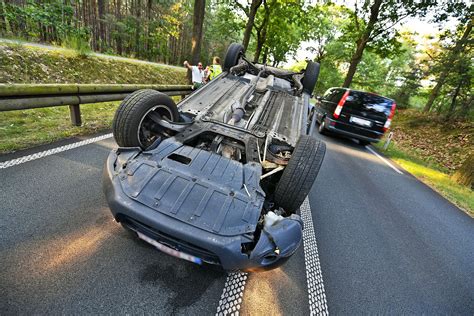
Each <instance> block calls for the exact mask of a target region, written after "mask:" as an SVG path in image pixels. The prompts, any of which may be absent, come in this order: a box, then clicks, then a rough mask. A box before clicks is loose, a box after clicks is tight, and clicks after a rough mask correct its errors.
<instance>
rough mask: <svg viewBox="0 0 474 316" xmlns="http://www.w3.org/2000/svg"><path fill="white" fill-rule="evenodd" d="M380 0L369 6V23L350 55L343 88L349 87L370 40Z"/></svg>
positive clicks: (377, 15)
mask: <svg viewBox="0 0 474 316" xmlns="http://www.w3.org/2000/svg"><path fill="white" fill-rule="evenodd" d="M382 2H383V1H382V0H375V2H374V4H372V6H371V7H370V18H369V23H367V27H366V28H365V31H364V33H363V34H362V36H361V37H360V38H359V39H358V40H357V48H356V51H355V53H354V55H352V58H351V62H350V66H349V70H348V71H347V75H346V79H344V84H343V85H342V86H343V87H345V88H349V87H350V85H351V83H352V79H353V78H354V75H355V73H356V71H357V66H358V65H359V63H360V61H361V60H362V56H363V54H364V49H365V47H366V46H367V43H368V42H369V41H370V35H371V34H372V31H373V30H374V26H375V23H377V20H378V17H379V11H380V6H381V5H382Z"/></svg>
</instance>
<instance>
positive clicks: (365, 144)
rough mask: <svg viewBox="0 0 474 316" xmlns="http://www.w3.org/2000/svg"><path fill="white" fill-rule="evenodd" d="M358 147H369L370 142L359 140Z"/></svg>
mask: <svg viewBox="0 0 474 316" xmlns="http://www.w3.org/2000/svg"><path fill="white" fill-rule="evenodd" d="M359 145H361V146H367V145H370V142H368V141H365V140H359Z"/></svg>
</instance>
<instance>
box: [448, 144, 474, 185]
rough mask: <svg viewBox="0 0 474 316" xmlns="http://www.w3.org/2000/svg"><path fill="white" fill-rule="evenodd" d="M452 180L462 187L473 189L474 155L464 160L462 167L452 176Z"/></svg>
mask: <svg viewBox="0 0 474 316" xmlns="http://www.w3.org/2000/svg"><path fill="white" fill-rule="evenodd" d="M453 179H454V180H455V181H456V182H457V183H459V184H462V185H466V186H468V187H470V188H471V190H473V189H474V154H473V153H472V152H471V154H470V155H469V156H468V157H467V158H466V160H465V161H464V163H463V164H462V166H461V167H460V168H459V169H458V170H457V171H456V172H455V173H454V174H453Z"/></svg>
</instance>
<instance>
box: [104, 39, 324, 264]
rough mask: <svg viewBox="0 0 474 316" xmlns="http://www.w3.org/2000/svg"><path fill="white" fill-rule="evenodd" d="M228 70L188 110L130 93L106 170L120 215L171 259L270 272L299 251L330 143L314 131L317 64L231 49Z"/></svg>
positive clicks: (147, 93) (108, 191)
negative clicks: (280, 63)
mask: <svg viewBox="0 0 474 316" xmlns="http://www.w3.org/2000/svg"><path fill="white" fill-rule="evenodd" d="M223 66H224V67H223V68H224V72H223V73H222V74H220V75H219V76H218V77H217V78H216V79H214V80H212V81H211V82H210V83H208V84H206V85H205V86H204V87H202V88H201V89H199V90H197V91H195V92H194V93H193V94H191V95H190V96H188V97H187V98H186V99H184V100H182V101H181V102H180V103H179V104H178V106H177V105H175V103H174V102H173V100H172V99H171V98H169V97H168V96H166V95H164V94H162V93H160V92H157V91H154V90H140V91H136V92H134V93H132V94H131V95H129V96H128V97H127V98H126V99H125V100H124V101H123V102H122V104H121V105H120V107H119V109H118V110H117V112H116V114H115V118H114V123H113V132H114V137H115V139H116V141H117V144H118V145H119V146H120V147H119V148H118V149H116V150H113V151H112V152H111V153H110V155H109V157H108V159H107V162H106V166H105V169H104V192H105V195H106V198H107V201H108V204H109V206H110V209H111V211H112V213H113V215H114V217H115V219H116V220H117V221H118V222H120V223H121V224H122V225H123V226H124V227H125V228H127V229H129V230H131V231H133V232H135V233H136V234H137V235H138V237H140V238H141V239H143V240H145V241H147V242H149V243H151V244H153V245H154V246H155V247H157V248H158V249H160V250H162V251H163V252H166V253H168V254H171V255H174V256H177V257H180V258H182V259H186V260H189V261H192V262H195V263H198V264H203V263H208V264H216V265H221V266H222V267H223V268H224V269H226V270H246V271H256V270H267V269H272V268H276V267H278V266H280V265H281V264H282V263H284V262H285V261H286V260H287V259H288V258H289V257H290V256H291V255H292V254H293V253H294V252H295V251H296V249H297V248H298V246H299V245H300V243H301V239H302V230H303V222H302V220H301V218H300V216H299V215H298V214H297V212H298V209H299V207H300V205H301V204H302V202H303V200H304V199H305V197H306V196H307V194H308V192H309V190H310V188H311V187H312V185H313V182H314V181H315V179H316V176H317V174H318V171H319V168H320V166H321V163H322V160H323V158H324V153H325V145H324V143H321V142H319V141H318V140H316V139H315V138H313V137H311V136H309V135H308V132H309V128H308V121H309V120H308V113H309V111H308V109H309V98H310V94H311V92H312V91H313V88H314V86H315V84H316V80H317V77H318V74H319V65H318V64H317V63H313V62H309V63H308V65H307V68H306V70H305V71H301V72H298V73H296V72H291V71H287V70H282V69H279V68H274V67H268V66H266V65H262V64H256V63H252V62H250V61H248V60H247V59H246V57H245V55H244V51H243V47H242V46H241V45H239V44H232V45H230V46H229V48H228V50H227V54H226V57H225V60H224V65H223Z"/></svg>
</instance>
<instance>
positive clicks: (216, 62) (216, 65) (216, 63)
mask: <svg viewBox="0 0 474 316" xmlns="http://www.w3.org/2000/svg"><path fill="white" fill-rule="evenodd" d="M209 71H210V73H209V80H212V79H214V78H215V77H217V76H218V75H219V74H220V73H221V72H222V67H221V59H220V58H219V57H214V58H213V59H212V65H211V67H209Z"/></svg>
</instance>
